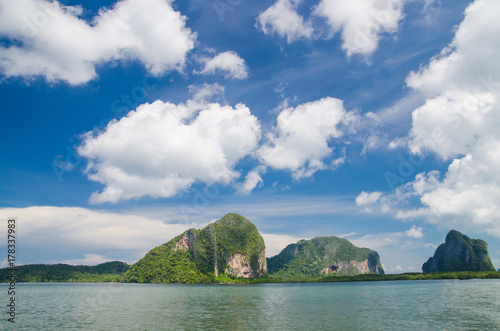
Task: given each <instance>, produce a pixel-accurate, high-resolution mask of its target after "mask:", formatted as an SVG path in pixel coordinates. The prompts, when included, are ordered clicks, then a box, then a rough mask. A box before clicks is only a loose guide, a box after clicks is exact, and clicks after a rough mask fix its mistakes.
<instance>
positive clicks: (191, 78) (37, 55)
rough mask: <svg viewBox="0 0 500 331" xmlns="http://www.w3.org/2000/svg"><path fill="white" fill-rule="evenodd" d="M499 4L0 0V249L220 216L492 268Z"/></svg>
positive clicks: (163, 236) (81, 256)
mask: <svg viewBox="0 0 500 331" xmlns="http://www.w3.org/2000/svg"><path fill="white" fill-rule="evenodd" d="M498 17H500V2H498V1H496V0H476V1H462V0H453V1H452V0H441V1H439V0H357V1H351V0H302V1H301V0H276V1H275V0H270V1H244V0H214V1H206V0H203V1H202V0H187V1H170V0H122V1H118V2H115V1H110V0H104V1H103V0H100V1H84V2H83V1H73V0H60V1H47V0H16V1H13V0H0V114H1V120H0V138H1V143H0V220H1V223H2V224H4V225H3V226H1V228H0V235H1V238H0V246H1V247H0V249H2V250H3V251H4V252H5V254H3V255H4V257H0V266H2V267H4V266H6V265H7V259H6V258H7V256H6V254H7V253H6V252H7V246H6V240H5V238H6V232H7V220H8V219H11V218H14V219H16V235H17V253H16V254H17V256H16V259H17V261H16V262H17V263H18V264H33V263H68V264H86V265H94V264H97V263H102V262H106V261H113V260H120V261H125V262H128V263H134V262H136V261H137V260H139V259H140V258H141V257H142V256H143V255H144V254H145V253H146V252H147V251H149V250H150V249H152V248H154V247H156V246H158V245H161V244H162V243H165V242H167V241H168V240H170V239H172V238H173V237H175V236H177V235H179V234H180V233H182V232H183V231H185V230H187V229H189V228H193V227H194V228H203V227H204V226H206V225H207V224H208V223H209V222H212V221H214V220H217V219H220V218H221V217H222V216H224V215H225V214H227V213H231V212H235V213H239V214H241V215H243V216H245V217H246V218H248V219H250V220H251V221H252V222H253V223H254V224H255V225H256V226H257V228H258V229H259V231H260V233H261V234H262V236H263V238H264V240H265V242H266V255H267V256H268V257H270V256H273V255H275V254H277V253H279V252H280V251H281V249H283V248H284V247H285V246H286V245H288V244H290V243H294V242H296V241H298V240H300V239H311V238H314V237H317V236H329V235H334V236H339V237H343V238H346V239H348V240H350V241H351V242H352V243H353V244H355V245H357V246H360V247H368V248H371V249H373V250H376V251H377V252H378V253H379V254H380V257H381V261H382V264H383V266H384V268H385V271H386V272H388V273H400V272H419V271H421V266H422V264H423V263H424V262H425V261H426V260H427V259H428V258H429V257H430V256H432V255H433V254H434V251H435V249H436V248H437V246H438V245H439V244H441V243H442V242H444V238H445V236H446V234H447V233H448V231H450V230H451V229H455V230H458V231H461V232H462V233H464V234H466V235H468V236H469V237H471V238H480V239H483V240H485V241H486V242H487V243H488V245H489V252H490V255H491V257H492V261H493V264H494V265H495V267H496V268H499V267H500V130H498V128H499V127H500V65H499V64H500V60H499V59H500V21H499V20H498Z"/></svg>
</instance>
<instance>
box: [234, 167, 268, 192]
mask: <svg viewBox="0 0 500 331" xmlns="http://www.w3.org/2000/svg"><path fill="white" fill-rule="evenodd" d="M265 172H266V168H265V167H264V166H258V167H256V168H255V169H253V170H252V171H250V172H249V173H248V174H247V175H246V177H245V181H244V182H243V183H242V184H240V186H239V187H238V192H239V193H240V194H243V195H246V194H250V193H251V192H252V191H253V190H254V189H255V188H256V187H257V186H259V185H261V184H262V183H263V180H262V177H261V176H260V175H261V174H262V173H265Z"/></svg>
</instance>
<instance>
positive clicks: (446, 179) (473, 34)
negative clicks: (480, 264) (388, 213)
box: [393, 0, 500, 237]
mask: <svg viewBox="0 0 500 331" xmlns="http://www.w3.org/2000/svg"><path fill="white" fill-rule="evenodd" d="M498 17H500V2H498V1H495V0H478V1H475V2H474V3H472V4H470V5H469V6H468V7H467V9H466V11H465V18H464V20H463V21H462V23H460V25H459V26H458V28H457V30H456V32H455V37H454V39H453V41H452V43H451V44H450V45H449V46H448V47H446V48H445V49H443V51H442V52H441V53H440V54H439V55H438V56H436V57H435V58H433V59H432V60H431V61H430V63H429V64H428V65H427V66H423V67H422V68H421V69H420V70H419V71H418V72H412V73H411V74H410V75H409V76H408V77H407V85H408V86H409V87H411V88H413V89H414V90H416V91H418V92H421V93H423V94H425V95H426V96H427V98H428V99H427V101H426V102H425V104H424V105H422V106H421V107H419V108H417V109H415V110H414V111H413V116H412V128H411V132H410V135H409V141H408V145H409V147H410V150H411V151H412V152H413V153H415V154H422V153H424V152H431V153H434V154H435V155H436V156H437V157H438V158H440V159H441V160H443V161H449V162H450V163H449V166H448V169H447V171H446V173H444V174H443V175H441V174H440V173H439V172H437V171H431V172H429V173H422V174H418V175H417V177H416V179H415V181H414V182H411V183H408V184H405V185H404V186H402V187H400V188H398V190H396V193H398V191H399V192H405V194H402V195H401V194H400V195H398V194H395V195H393V198H394V199H393V200H394V201H393V202H394V205H398V206H401V205H402V204H406V203H408V198H411V197H418V198H420V202H421V207H419V208H416V209H414V210H400V211H399V212H398V214H397V217H400V218H415V217H425V218H426V219H427V220H428V221H429V222H431V223H437V224H439V225H442V226H443V227H446V228H450V227H454V228H460V229H464V230H467V231H472V232H475V233H478V232H485V233H489V234H490V235H493V236H496V237H500V216H499V215H500V206H499V204H498V201H500V172H499V171H498V169H500V131H499V130H498V128H499V127H500V83H499V82H498V80H500V65H499V63H500V62H499V58H500V38H499V34H498V31H499V29H500V21H499V20H498V19H497V18H498Z"/></svg>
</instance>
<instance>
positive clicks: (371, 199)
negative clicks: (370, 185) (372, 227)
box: [356, 191, 382, 206]
mask: <svg viewBox="0 0 500 331" xmlns="http://www.w3.org/2000/svg"><path fill="white" fill-rule="evenodd" d="M381 196H382V192H377V191H375V192H371V193H369V192H365V191H363V192H361V193H360V194H359V195H358V196H357V197H356V204H357V205H358V206H365V205H371V204H374V203H375V202H377V201H378V200H379V199H380V197H381Z"/></svg>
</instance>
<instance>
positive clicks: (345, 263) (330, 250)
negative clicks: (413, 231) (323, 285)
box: [267, 236, 384, 277]
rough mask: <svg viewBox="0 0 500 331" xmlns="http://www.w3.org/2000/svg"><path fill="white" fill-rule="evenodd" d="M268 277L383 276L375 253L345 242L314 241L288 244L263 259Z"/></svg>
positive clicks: (324, 239)
mask: <svg viewBox="0 0 500 331" xmlns="http://www.w3.org/2000/svg"><path fill="white" fill-rule="evenodd" d="M267 265H268V268H269V273H270V274H273V275H275V276H277V277H318V276H325V275H328V276H331V275H358V274H366V273H372V274H383V273H384V270H383V268H382V264H381V263H380V257H379V255H378V253H377V252H375V251H373V250H371V249H368V248H358V247H356V246H354V245H353V244H351V243H350V242H349V241H348V240H347V239H343V238H338V237H334V236H331V237H317V238H314V239H311V240H300V241H298V242H297V243H296V244H290V245H288V246H287V247H285V249H283V250H282V251H281V253H279V254H278V255H276V256H273V257H271V258H269V259H267Z"/></svg>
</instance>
